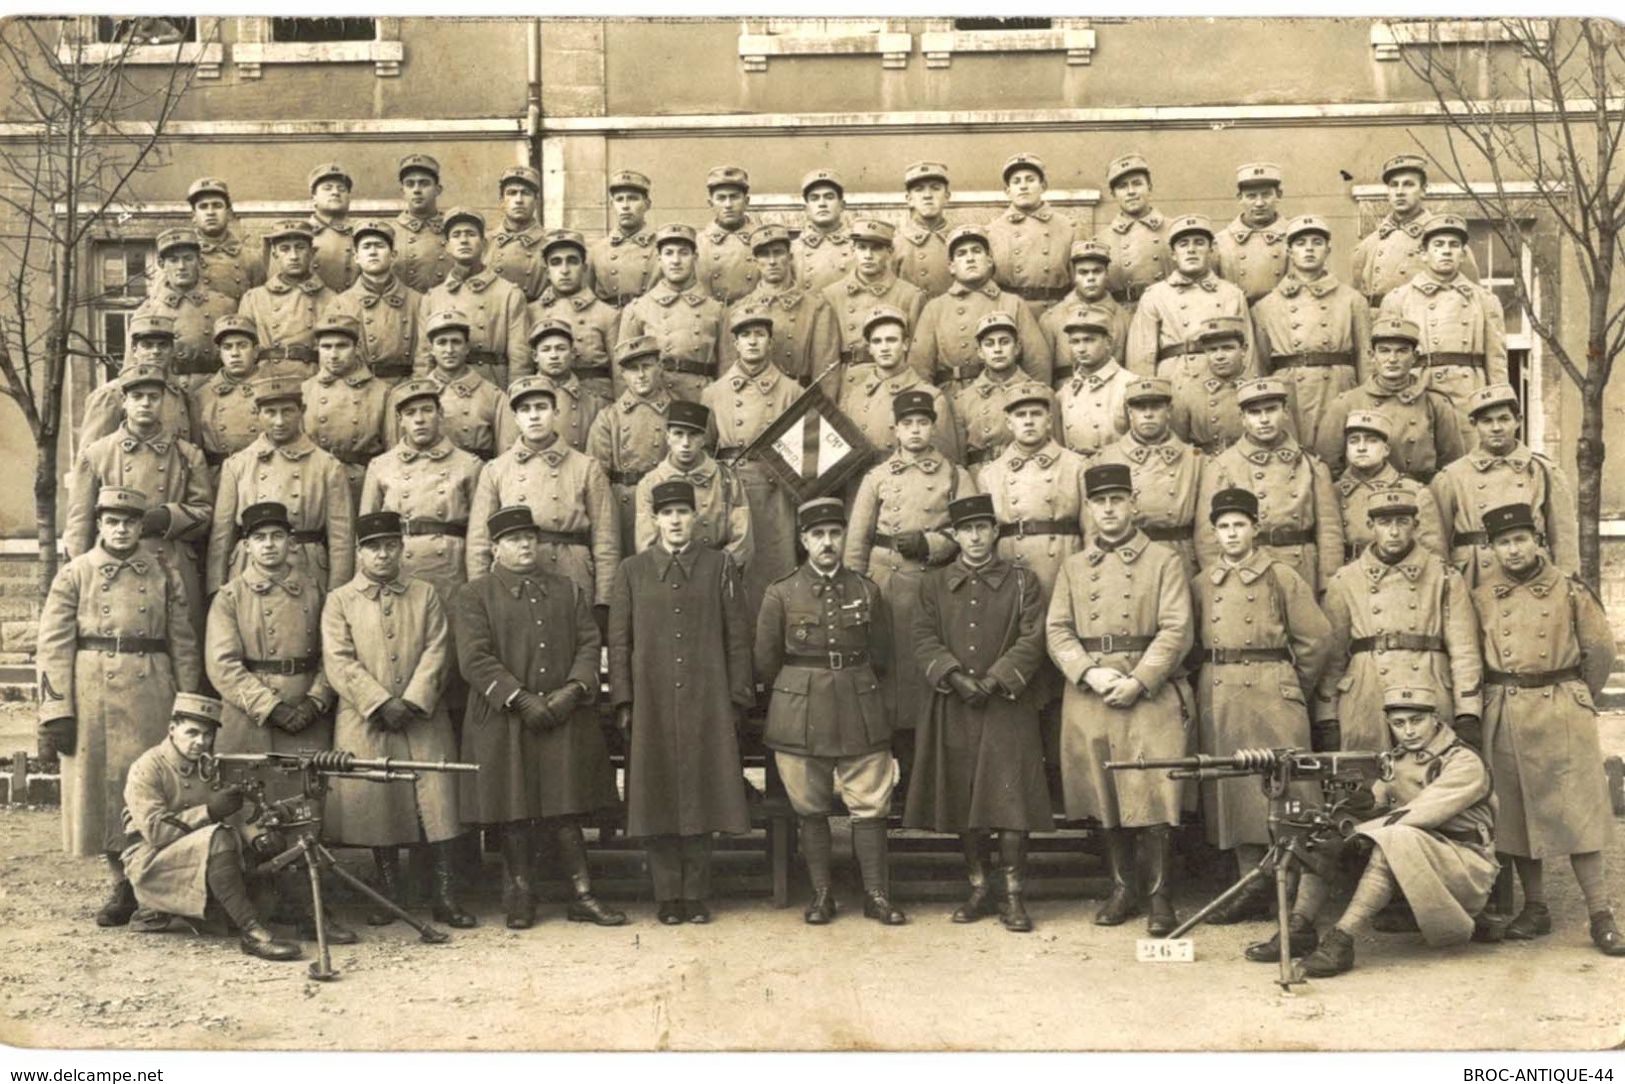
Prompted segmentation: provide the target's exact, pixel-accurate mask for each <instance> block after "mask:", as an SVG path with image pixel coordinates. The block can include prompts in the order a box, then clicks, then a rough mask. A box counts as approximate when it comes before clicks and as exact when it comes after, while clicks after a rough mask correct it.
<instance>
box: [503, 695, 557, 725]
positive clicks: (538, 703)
mask: <svg viewBox="0 0 1625 1084" xmlns="http://www.w3.org/2000/svg"><path fill="white" fill-rule="evenodd" d="M513 710H514V711H515V712H516V713H518V715H519V721H520V722H521V723H523V724H524V725H525V729H526V730H543V729H546V728H548V727H550V726H552V725H553V713H552V712H551V711H549V710H548V707H547V701H546V700H545V699H543V698H542V697H541V696H539V695H537V694H536V693H533V692H529V691H528V690H524V689H521V690H520V691H519V695H518V696H516V697H514V698H513Z"/></svg>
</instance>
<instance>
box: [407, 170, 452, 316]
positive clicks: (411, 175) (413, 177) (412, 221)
mask: <svg viewBox="0 0 1625 1084" xmlns="http://www.w3.org/2000/svg"><path fill="white" fill-rule="evenodd" d="M396 176H397V177H398V178H399V180H400V182H401V204H402V206H401V213H400V214H398V215H396V216H395V229H396V231H397V233H396V234H395V241H396V244H397V246H398V248H397V252H398V253H399V257H398V260H397V262H396V265H395V271H396V273H397V274H399V275H400V279H401V281H402V282H404V283H405V284H406V285H407V286H408V287H409V288H411V289H413V290H416V291H417V292H418V293H420V294H422V293H426V292H428V290H429V289H430V288H432V287H435V286H439V285H440V284H441V282H443V281H445V278H446V275H447V274H448V273H449V272H450V271H451V257H450V256H448V255H446V221H445V219H444V218H442V217H441V215H440V195H441V193H442V192H443V191H444V188H443V187H442V186H441V184H440V162H439V160H438V159H436V158H434V157H433V156H432V155H427V154H406V155H402V156H401V160H400V165H399V167H398V168H397V170H396Z"/></svg>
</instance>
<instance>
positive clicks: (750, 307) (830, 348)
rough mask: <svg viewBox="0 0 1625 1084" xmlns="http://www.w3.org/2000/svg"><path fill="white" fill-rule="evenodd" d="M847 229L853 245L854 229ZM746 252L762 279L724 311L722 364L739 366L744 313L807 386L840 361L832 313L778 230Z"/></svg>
mask: <svg viewBox="0 0 1625 1084" xmlns="http://www.w3.org/2000/svg"><path fill="white" fill-rule="evenodd" d="M852 229H853V234H852V236H853V238H854V240H853V244H854V245H856V244H857V243H858V241H857V238H858V226H857V225H854V226H853V227H852ZM750 247H751V251H752V252H753V253H755V255H756V266H757V267H759V268H760V269H761V272H762V280H761V281H760V282H758V283H757V284H756V289H754V290H752V291H751V292H750V293H748V294H746V295H745V296H744V297H742V298H740V299H739V300H738V301H735V302H734V303H733V304H732V305H730V306H728V318H727V324H728V334H727V337H726V338H724V339H723V340H722V362H723V365H724V366H728V365H735V364H737V362H738V361H739V340H738V324H737V322H736V321H737V320H738V319H739V317H740V316H741V315H743V314H745V313H755V314H757V318H758V319H759V320H761V319H765V320H769V321H771V323H772V338H771V339H770V340H769V343H768V346H769V350H768V354H767V357H768V358H769V359H771V361H772V363H773V365H774V366H775V367H777V368H778V369H779V370H780V371H781V372H783V373H784V374H785V375H786V376H788V377H790V378H791V379H792V380H796V381H799V382H800V383H801V384H803V385H805V384H808V383H810V382H811V381H813V380H814V379H815V378H817V377H820V376H822V375H823V374H824V373H825V372H827V371H828V370H829V367H830V366H832V365H834V364H835V363H836V362H838V361H840V359H841V331H840V328H839V326H838V325H837V324H836V318H835V310H834V309H833V308H832V307H831V306H830V303H829V302H828V301H827V300H826V298H825V293H824V291H822V290H815V289H812V288H811V287H809V286H808V285H807V284H806V283H805V282H804V281H801V280H799V279H798V278H797V277H796V269H795V261H794V260H792V259H791V257H790V231H789V230H787V229H785V228H784V227H783V226H762V227H760V228H759V229H758V230H757V231H756V232H755V233H753V234H751V235H750ZM726 380H727V374H726V372H724V374H723V378H722V379H721V380H718V381H717V382H716V383H715V384H712V385H711V387H709V388H707V389H706V392H705V393H706V395H707V396H709V395H710V394H711V392H712V391H713V390H714V389H715V388H717V387H719V386H720V385H722V384H723V383H724V382H726ZM713 409H715V407H714V406H713ZM792 511H793V510H792ZM775 578H776V577H775Z"/></svg>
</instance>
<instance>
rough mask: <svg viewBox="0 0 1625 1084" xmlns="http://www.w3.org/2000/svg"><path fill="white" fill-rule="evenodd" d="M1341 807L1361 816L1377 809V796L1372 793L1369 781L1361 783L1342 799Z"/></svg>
mask: <svg viewBox="0 0 1625 1084" xmlns="http://www.w3.org/2000/svg"><path fill="white" fill-rule="evenodd" d="M1343 808H1344V809H1346V810H1348V811H1349V812H1350V813H1356V814H1359V815H1360V816H1362V817H1363V816H1368V815H1370V814H1372V813H1375V812H1376V810H1377V796H1376V795H1375V794H1374V793H1372V790H1371V783H1370V782H1369V781H1367V782H1364V783H1361V784H1360V785H1359V787H1357V788H1356V789H1355V790H1354V791H1353V792H1351V793H1350V794H1349V796H1348V797H1347V798H1345V799H1344V800H1343Z"/></svg>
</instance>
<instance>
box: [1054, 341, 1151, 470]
mask: <svg viewBox="0 0 1625 1084" xmlns="http://www.w3.org/2000/svg"><path fill="white" fill-rule="evenodd" d="M1061 330H1062V333H1063V334H1064V335H1065V336H1066V347H1067V354H1068V356H1069V357H1070V358H1071V362H1072V376H1071V377H1070V378H1069V379H1068V380H1067V381H1066V382H1065V383H1064V384H1062V385H1060V386H1059V387H1058V388H1057V389H1056V392H1055V398H1056V400H1057V404H1058V407H1059V410H1060V429H1059V434H1058V435H1059V437H1060V441H1061V443H1062V444H1064V445H1066V446H1067V447H1068V448H1071V449H1072V450H1073V451H1074V452H1077V453H1078V454H1080V455H1084V456H1090V455H1093V454H1094V453H1095V452H1097V451H1099V450H1100V449H1101V448H1104V447H1105V446H1106V445H1108V444H1112V443H1115V442H1116V440H1117V438H1118V437H1120V436H1122V435H1123V434H1124V433H1125V432H1127V431H1128V416H1127V414H1126V413H1125V412H1124V408H1123V393H1124V392H1125V391H1126V390H1127V388H1128V386H1129V385H1130V384H1132V383H1133V382H1134V379H1135V377H1134V374H1133V373H1131V372H1129V371H1128V370H1127V369H1125V368H1123V367H1122V366H1121V365H1119V364H1117V359H1116V358H1114V357H1113V356H1112V329H1111V315H1110V314H1109V313H1107V312H1106V311H1105V310H1104V309H1072V310H1071V311H1069V312H1068V313H1067V314H1066V315H1065V316H1064V317H1062V319H1061Z"/></svg>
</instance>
